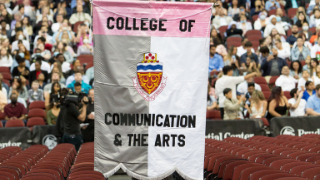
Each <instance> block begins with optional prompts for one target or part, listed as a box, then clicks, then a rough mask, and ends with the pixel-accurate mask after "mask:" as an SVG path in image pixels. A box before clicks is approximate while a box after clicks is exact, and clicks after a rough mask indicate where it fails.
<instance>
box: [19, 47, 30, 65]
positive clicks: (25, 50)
mask: <svg viewBox="0 0 320 180" xmlns="http://www.w3.org/2000/svg"><path fill="white" fill-rule="evenodd" d="M19 53H23V54H24V58H25V59H26V60H29V61H30V52H29V51H28V50H27V49H26V47H25V46H24V45H23V44H22V45H20V46H19V51H18V54H19Z"/></svg>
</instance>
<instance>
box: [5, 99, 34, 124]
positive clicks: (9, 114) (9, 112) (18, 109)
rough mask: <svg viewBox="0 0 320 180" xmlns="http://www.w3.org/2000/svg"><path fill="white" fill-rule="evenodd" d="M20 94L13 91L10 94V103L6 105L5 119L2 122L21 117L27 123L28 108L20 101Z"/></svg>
mask: <svg viewBox="0 0 320 180" xmlns="http://www.w3.org/2000/svg"><path fill="white" fill-rule="evenodd" d="M17 100H18V94H15V93H12V94H11V95H10V103H9V104H7V105H6V106H5V107H4V116H5V121H2V124H5V123H6V121H10V120H13V119H21V120H23V121H24V123H25V124H27V121H26V118H27V116H26V115H27V114H28V113H27V109H26V108H25V106H24V105H23V104H21V103H19V102H18V101H17Z"/></svg>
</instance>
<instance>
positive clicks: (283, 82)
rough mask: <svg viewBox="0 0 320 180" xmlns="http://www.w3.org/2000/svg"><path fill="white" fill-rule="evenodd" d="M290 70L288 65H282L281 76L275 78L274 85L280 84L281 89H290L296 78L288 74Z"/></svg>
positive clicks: (292, 87)
mask: <svg viewBox="0 0 320 180" xmlns="http://www.w3.org/2000/svg"><path fill="white" fill-rule="evenodd" d="M289 73H290V70H289V67H288V66H283V68H282V70H281V74H282V75H281V76H280V77H279V78H278V79H277V80H276V83H275V85H276V86H280V87H281V88H282V91H291V90H292V89H294V88H295V87H296V82H297V80H296V79H294V78H293V77H292V76H289Z"/></svg>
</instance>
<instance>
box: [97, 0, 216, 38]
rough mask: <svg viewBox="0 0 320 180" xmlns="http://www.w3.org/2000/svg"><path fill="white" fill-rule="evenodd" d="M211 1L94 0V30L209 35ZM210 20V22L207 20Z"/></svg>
mask: <svg viewBox="0 0 320 180" xmlns="http://www.w3.org/2000/svg"><path fill="white" fill-rule="evenodd" d="M211 7H212V4H210V3H179V2H178V3H174V2H141V1H138V2H137V1H133V2H116V1H104V0H94V1H93V27H94V28H93V33H94V34H100V35H124V36H126V35H129V36H158V37H209V34H210V27H209V25H208V22H209V21H210V18H211ZM209 24H210V23H209Z"/></svg>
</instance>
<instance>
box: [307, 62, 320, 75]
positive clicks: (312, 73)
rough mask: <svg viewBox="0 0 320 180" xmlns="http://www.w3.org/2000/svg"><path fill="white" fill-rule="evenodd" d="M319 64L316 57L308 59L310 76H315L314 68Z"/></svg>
mask: <svg viewBox="0 0 320 180" xmlns="http://www.w3.org/2000/svg"><path fill="white" fill-rule="evenodd" d="M318 65H319V62H318V61H317V60H316V59H311V61H310V69H309V71H310V76H315V75H316V70H317V69H316V68H317V66H318Z"/></svg>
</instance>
